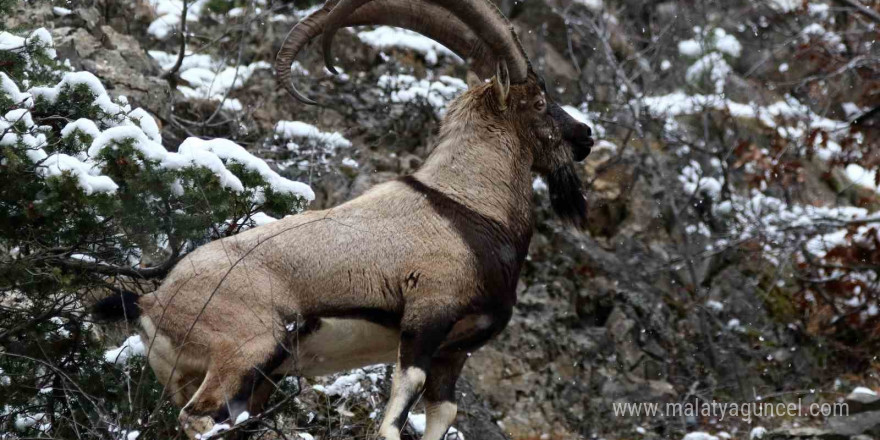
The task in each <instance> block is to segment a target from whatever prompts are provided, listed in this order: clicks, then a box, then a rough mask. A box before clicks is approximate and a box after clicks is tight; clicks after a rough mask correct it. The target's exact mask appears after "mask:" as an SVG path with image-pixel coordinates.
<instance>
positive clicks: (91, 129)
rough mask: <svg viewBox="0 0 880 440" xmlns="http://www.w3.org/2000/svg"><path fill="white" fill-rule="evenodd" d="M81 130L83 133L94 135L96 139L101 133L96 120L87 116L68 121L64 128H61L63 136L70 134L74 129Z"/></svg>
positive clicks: (93, 137)
mask: <svg viewBox="0 0 880 440" xmlns="http://www.w3.org/2000/svg"><path fill="white" fill-rule="evenodd" d="M77 130H79V131H80V132H81V133H83V134H87V135H89V136H91V137H92V139H93V140H94V139H95V138H97V137H98V136H99V135H100V134H101V130H100V129H98V126H97V125H95V121H92V120H91V119H86V118H80V119H77V120H75V121H73V122H68V123H67V125H65V126H64V128H62V129H61V137H67V136H70V135H71V134H72V133H73V132H74V131H77Z"/></svg>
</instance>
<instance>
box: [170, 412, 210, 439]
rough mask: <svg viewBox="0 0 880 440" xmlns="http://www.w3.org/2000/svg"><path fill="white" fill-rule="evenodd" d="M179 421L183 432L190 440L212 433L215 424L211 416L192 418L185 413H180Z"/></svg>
mask: <svg viewBox="0 0 880 440" xmlns="http://www.w3.org/2000/svg"><path fill="white" fill-rule="evenodd" d="M178 420H179V421H180V426H182V427H183V432H185V433H186V436H187V437H189V438H190V439H199V438H202V437H203V436H204V435H205V434H206V433H209V432H212V429H213V428H214V424H215V422H214V419H213V418H211V417H210V416H192V415H189V414H187V413H185V412H183V411H181V412H180V416H179V417H178Z"/></svg>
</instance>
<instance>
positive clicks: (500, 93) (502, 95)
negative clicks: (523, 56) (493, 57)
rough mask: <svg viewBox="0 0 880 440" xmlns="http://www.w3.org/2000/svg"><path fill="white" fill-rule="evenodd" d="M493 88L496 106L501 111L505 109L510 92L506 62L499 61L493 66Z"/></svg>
mask: <svg viewBox="0 0 880 440" xmlns="http://www.w3.org/2000/svg"><path fill="white" fill-rule="evenodd" d="M492 85H493V88H494V89H495V98H496V99H498V107H499V108H500V109H501V111H505V110H507V96H508V94H509V93H510V72H509V71H508V70H507V62H506V61H504V60H502V61H499V62H498V64H497V66H496V67H495V78H493V79H492Z"/></svg>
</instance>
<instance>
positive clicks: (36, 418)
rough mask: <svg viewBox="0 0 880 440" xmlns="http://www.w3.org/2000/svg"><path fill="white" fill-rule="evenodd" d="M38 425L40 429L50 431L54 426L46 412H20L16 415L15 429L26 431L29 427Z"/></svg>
mask: <svg viewBox="0 0 880 440" xmlns="http://www.w3.org/2000/svg"><path fill="white" fill-rule="evenodd" d="M35 426H36V427H37V429H38V430H40V431H44V432H45V431H48V430H49V429H51V428H52V424H51V423H50V422H49V417H48V416H47V415H46V413H33V414H18V415H17V416H16V417H15V429H17V430H19V431H24V430H26V429H28V428H33V427H35Z"/></svg>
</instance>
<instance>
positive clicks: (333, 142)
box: [275, 121, 351, 149]
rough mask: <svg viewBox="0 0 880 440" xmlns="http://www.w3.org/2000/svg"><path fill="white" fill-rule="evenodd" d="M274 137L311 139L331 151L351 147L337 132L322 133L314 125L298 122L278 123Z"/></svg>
mask: <svg viewBox="0 0 880 440" xmlns="http://www.w3.org/2000/svg"><path fill="white" fill-rule="evenodd" d="M275 135H276V136H277V137H279V138H281V139H288V140H297V139H301V140H305V139H312V140H314V141H316V142H318V143H319V144H322V145H324V146H327V147H329V148H331V149H337V148H348V147H351V142H350V141H349V140H348V139H346V138H345V137H344V136H342V134H341V133H339V132H332V133H331V132H324V131H321V130H320V129H318V127H315V126H314V125H311V124H307V123H305V122H300V121H278V122H277V123H276V124H275Z"/></svg>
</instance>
